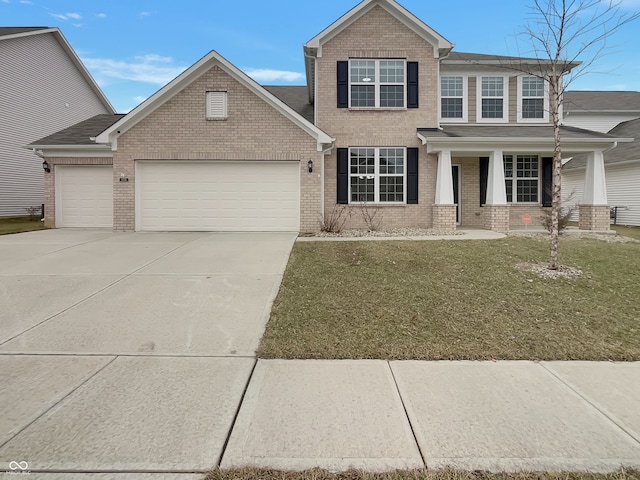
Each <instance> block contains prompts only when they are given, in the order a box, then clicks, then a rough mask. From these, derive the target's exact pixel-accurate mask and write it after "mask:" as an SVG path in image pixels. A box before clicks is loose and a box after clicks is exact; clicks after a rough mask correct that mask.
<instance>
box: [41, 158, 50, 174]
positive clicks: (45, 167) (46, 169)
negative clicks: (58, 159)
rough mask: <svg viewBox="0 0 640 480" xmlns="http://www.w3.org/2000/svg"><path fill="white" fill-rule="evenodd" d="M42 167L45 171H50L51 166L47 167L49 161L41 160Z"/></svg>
mask: <svg viewBox="0 0 640 480" xmlns="http://www.w3.org/2000/svg"><path fill="white" fill-rule="evenodd" d="M42 168H43V170H44V171H45V172H47V173H50V172H51V167H49V162H47V161H46V160H45V161H44V162H42Z"/></svg>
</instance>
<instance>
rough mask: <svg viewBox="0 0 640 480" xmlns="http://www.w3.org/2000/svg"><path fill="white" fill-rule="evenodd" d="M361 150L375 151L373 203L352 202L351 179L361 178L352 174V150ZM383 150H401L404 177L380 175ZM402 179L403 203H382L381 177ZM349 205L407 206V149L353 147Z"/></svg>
mask: <svg viewBox="0 0 640 480" xmlns="http://www.w3.org/2000/svg"><path fill="white" fill-rule="evenodd" d="M361 148H369V149H371V148H372V149H373V150H374V152H375V153H374V158H375V161H374V172H375V173H374V174H373V176H374V181H373V183H374V187H373V198H374V201H373V202H361V201H358V200H351V178H352V177H359V176H360V175H357V174H354V173H351V150H357V149H361ZM383 148H389V149H401V150H402V151H403V152H404V153H403V156H404V168H403V169H402V175H397V174H381V173H380V150H381V149H383ZM400 176H401V177H402V186H403V188H402V201H401V202H381V201H380V177H400ZM349 203H350V204H352V205H360V204H362V203H366V204H367V205H376V206H384V205H394V206H397V205H406V204H407V149H406V148H405V147H351V148H349Z"/></svg>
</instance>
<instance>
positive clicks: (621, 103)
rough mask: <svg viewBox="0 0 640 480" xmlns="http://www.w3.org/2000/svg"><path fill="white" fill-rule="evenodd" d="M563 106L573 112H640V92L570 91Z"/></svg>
mask: <svg viewBox="0 0 640 480" xmlns="http://www.w3.org/2000/svg"><path fill="white" fill-rule="evenodd" d="M562 106H563V108H564V111H565V113H568V112H572V113H576V112H585V113H586V112H601V113H607V112H609V113H620V112H640V92H602V91H586V90H585V91H569V92H565V93H564V98H563V101H562Z"/></svg>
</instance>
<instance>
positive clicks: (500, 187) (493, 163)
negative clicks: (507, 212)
mask: <svg viewBox="0 0 640 480" xmlns="http://www.w3.org/2000/svg"><path fill="white" fill-rule="evenodd" d="M485 204H486V205H506V204H507V186H506V184H505V182H504V159H503V158H502V150H494V151H493V152H491V155H489V176H488V178H487V201H486V202H485Z"/></svg>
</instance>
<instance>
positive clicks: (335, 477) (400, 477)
mask: <svg viewBox="0 0 640 480" xmlns="http://www.w3.org/2000/svg"><path fill="white" fill-rule="evenodd" d="M206 480H640V471H639V470H631V469H629V470H627V469H620V470H618V471H616V472H613V473H608V474H601V473H548V472H523V473H488V472H480V471H474V472H466V471H460V470H441V471H427V470H413V471H395V472H389V473H367V472H362V471H356V470H352V471H349V472H344V473H329V472H327V471H325V470H320V469H313V470H306V471H304V472H284V471H279V470H269V469H258V468H244V469H236V470H214V471H213V472H211V473H210V474H209V475H207V477H206Z"/></svg>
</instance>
